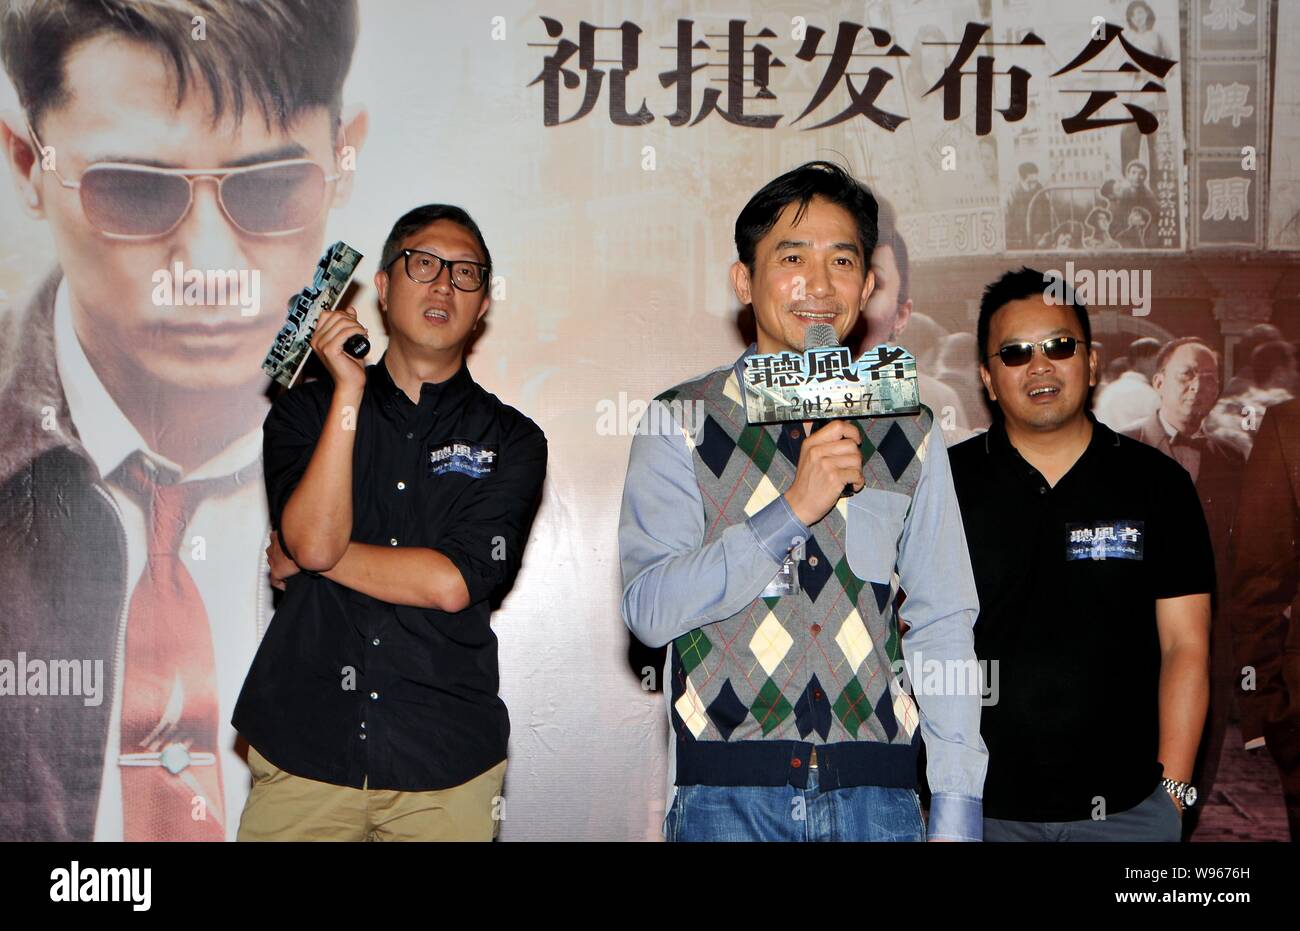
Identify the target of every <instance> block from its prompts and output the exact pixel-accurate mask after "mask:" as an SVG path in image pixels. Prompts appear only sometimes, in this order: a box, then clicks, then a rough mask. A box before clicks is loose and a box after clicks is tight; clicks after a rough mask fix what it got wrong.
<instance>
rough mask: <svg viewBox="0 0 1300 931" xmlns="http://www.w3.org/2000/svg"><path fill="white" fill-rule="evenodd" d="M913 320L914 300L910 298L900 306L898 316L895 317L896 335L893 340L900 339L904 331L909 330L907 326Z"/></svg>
mask: <svg viewBox="0 0 1300 931" xmlns="http://www.w3.org/2000/svg"><path fill="white" fill-rule="evenodd" d="M911 319H912V299H911V298H910V297H909V298H908V299H907V300H905V301H903V303H901V304H899V305H898V315H897V316H895V317H894V335H893V337H892V338H893V339H895V340H896V339H898V337H900V336H902V335H903V331H904V330H906V329H907V324H908V323H909V322H910V321H911Z"/></svg>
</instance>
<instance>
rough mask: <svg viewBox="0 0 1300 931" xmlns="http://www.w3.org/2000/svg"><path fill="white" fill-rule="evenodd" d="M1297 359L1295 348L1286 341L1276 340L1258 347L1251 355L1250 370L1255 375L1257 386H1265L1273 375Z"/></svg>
mask: <svg viewBox="0 0 1300 931" xmlns="http://www.w3.org/2000/svg"><path fill="white" fill-rule="evenodd" d="M1294 359H1295V347H1294V346H1292V345H1291V344H1290V343H1288V342H1285V341H1284V340H1274V341H1272V342H1269V343H1264V344H1263V345H1262V346H1256V347H1255V351H1254V352H1252V353H1251V354H1250V368H1251V371H1252V372H1254V373H1255V384H1257V385H1263V384H1264V383H1265V382H1267V381H1268V380H1269V379H1270V378H1272V377H1273V373H1274V372H1276V371H1277V370H1278V369H1280V368H1285V367H1286V366H1287V365H1289V364H1290V363H1291V362H1292V361H1293V360H1294Z"/></svg>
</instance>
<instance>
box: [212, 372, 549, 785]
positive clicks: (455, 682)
mask: <svg viewBox="0 0 1300 931" xmlns="http://www.w3.org/2000/svg"><path fill="white" fill-rule="evenodd" d="M333 392H334V384H333V381H332V380H330V379H328V378H325V379H321V380H319V381H314V382H310V383H308V384H305V385H299V386H296V387H294V388H293V389H292V390H290V391H288V392H285V393H284V394H283V395H282V396H281V397H280V398H279V399H278V400H277V401H276V403H275V404H274V406H273V407H272V409H271V411H270V413H269V414H268V415H267V418H266V422H265V424H264V425H263V443H264V453H263V456H264V467H265V473H266V487H267V497H268V500H269V505H270V514H271V524H272V526H273V527H274V528H276V529H277V530H278V529H279V527H280V518H281V515H282V513H283V511H284V506H285V504H286V503H287V502H288V500H289V497H290V495H292V493H293V490H294V489H295V488H296V487H297V485H298V482H299V481H300V480H301V479H302V476H303V473H304V472H306V470H307V465H308V463H309V462H310V461H311V457H312V453H313V452H314V451H315V448H316V441H317V439H318V438H319V437H320V434H321V429H322V426H323V424H324V420H325V416H326V413H327V412H328V410H329V406H330V400H331V398H332V396H333ZM356 431H357V435H356V439H355V444H354V450H353V459H352V481H353V484H352V540H353V541H355V542H357V543H366V544H372V545H375V546H418V547H427V548H430V549H434V550H437V551H438V552H440V553H442V554H443V555H444V556H446V557H447V558H448V559H450V560H451V561H452V562H453V563H454V564H455V565H456V567H457V568H458V569H459V570H460V573H461V575H462V576H464V579H465V587H466V588H467V589H468V591H469V599H470V605H469V607H468V608H466V609H465V610H464V611H460V612H457V613H454V614H450V613H446V612H443V611H437V610H433V609H424V608H416V607H408V606H405V605H395V604H390V603H388V602H385V601H381V600H379V599H376V598H372V597H370V596H368V595H365V594H362V593H361V592H357V591H353V590H352V589H349V588H347V587H345V586H343V585H340V584H338V583H337V582H334V581H332V580H330V579H327V578H325V577H324V576H322V575H318V574H315V573H309V572H299V573H297V574H296V575H293V576H291V577H290V578H289V580H288V583H287V586H286V589H285V593H284V597H283V600H282V601H281V604H280V607H279V609H278V610H277V611H276V613H275V616H274V617H273V618H272V620H271V624H270V626H269V627H268V629H267V631H266V636H265V637H264V638H263V640H262V643H261V645H260V647H259V648H258V651H257V655H256V657H255V658H254V660H253V665H252V667H251V669H250V670H249V673H248V678H247V679H246V680H245V682H244V688H243V691H242V692H241V693H240V696H239V702H238V703H237V705H236V706H235V714H234V719H233V723H234V725H235V727H236V728H238V730H239V732H240V733H241V734H242V735H243V736H244V737H245V738H246V739H247V740H248V742H249V743H250V744H252V745H253V746H254V747H256V748H257V750H258V751H259V752H260V753H261V754H262V755H263V756H265V757H266V758H267V759H268V760H270V761H271V762H272V763H274V764H275V765H277V766H279V767H280V768H281V769H284V770H286V771H288V772H290V773H293V774H295V775H298V776H304V777H307V778H309V779H316V780H320V781H322V782H329V783H333V784H336V785H346V786H352V787H355V788H360V787H361V786H362V785H363V784H366V785H368V786H369V787H370V788H372V789H399V790H405V791H425V790H431V789H444V788H449V787H451V786H456V785H460V784H461V783H464V782H466V781H468V780H469V779H472V778H473V777H475V776H477V775H479V774H481V773H483V772H484V771H486V770H488V769H490V768H491V767H492V766H495V765H496V764H497V763H499V762H501V761H502V760H503V759H505V757H506V741H507V738H508V736H509V733H510V722H509V718H508V716H507V714H506V708H505V704H504V703H503V702H502V701H501V699H500V698H499V697H498V695H497V685H498V673H497V641H496V636H495V635H494V634H493V632H492V628H491V626H490V624H489V614H490V611H491V602H492V601H493V600H494V596H500V595H501V594H502V593H503V592H504V591H505V590H506V589H508V588H509V586H510V583H511V582H512V581H513V579H514V576H515V574H516V572H517V571H518V569H519V564H520V559H521V556H522V554H523V549H524V544H525V543H526V542H527V539H528V532H529V529H530V527H531V525H532V520H533V516H534V514H535V513H536V509H537V504H538V501H539V499H540V493H541V487H542V480H543V477H544V475H545V472H546V438H545V436H543V434H542V431H541V430H540V429H539V428H538V427H537V425H536V424H534V423H533V422H532V421H531V420H529V419H528V418H527V417H525V416H524V415H522V414H521V413H519V412H518V411H516V410H515V409H514V408H512V407H509V406H507V405H505V404H503V403H501V401H499V400H497V398H496V397H495V396H493V395H491V394H489V393H488V392H487V391H485V390H483V389H482V388H481V387H479V385H478V384H476V383H475V382H474V380H473V379H472V378H471V377H470V374H469V369H468V368H466V367H465V366H464V365H462V366H461V368H460V370H459V371H458V372H457V373H456V374H455V375H453V376H452V377H451V378H449V379H448V380H447V381H445V382H442V383H440V384H430V383H425V384H423V385H422V386H421V389H420V403H419V404H418V405H416V404H413V403H411V400H410V398H408V397H407V396H406V394H405V392H403V391H402V390H401V389H400V388H399V387H397V385H396V384H394V382H393V380H392V377H391V376H390V375H389V372H388V368H387V366H386V364H385V359H380V360H379V362H378V364H376V365H371V366H367V368H366V387H365V391H364V394H363V396H362V402H361V406H360V409H359V411H358V413H357V420H356Z"/></svg>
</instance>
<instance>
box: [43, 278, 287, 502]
mask: <svg viewBox="0 0 1300 931" xmlns="http://www.w3.org/2000/svg"><path fill="white" fill-rule="evenodd" d="M54 356H55V363H56V365H57V366H58V370H59V381H60V383H61V384H62V385H63V391H64V393H65V394H66V395H67V398H68V413H69V415H70V418H71V420H72V425H73V427H75V428H76V431H77V436H78V437H79V438H80V440H81V444H82V446H84V447H85V448H86V453H87V454H88V455H89V456H90V458H91V460H92V461H94V463H95V466H96V467H97V468H98V469H99V474H100V475H102V476H105V477H107V476H108V475H111V474H112V472H113V471H114V470H115V469H116V468H117V467H118V466H120V465H121V464H122V461H123V460H124V459H126V457H127V456H129V455H131V454H132V453H133V452H135V451H136V450H137V449H140V450H144V452H145V454H146V455H147V456H148V457H149V458H150V459H152V460H153V461H154V462H156V463H158V464H160V465H162V466H164V467H165V468H167V469H169V470H171V471H173V472H176V473H178V474H179V475H180V476H181V477H182V479H183V480H185V481H188V480H190V479H198V478H210V477H214V476H220V475H229V474H230V473H232V472H237V471H238V470H240V469H242V468H243V467H244V466H246V465H250V464H251V463H252V462H254V461H255V460H256V459H257V458H258V457H259V456H260V455H261V454H262V428H261V426H260V425H259V426H258V427H256V428H255V429H253V430H250V431H249V432H248V433H246V434H244V435H243V436H241V437H239V438H238V439H237V440H235V441H234V442H233V443H231V444H230V445H229V446H227V447H226V448H225V449H223V450H222V451H221V452H219V453H217V455H215V456H213V457H212V458H211V459H209V460H208V461H207V462H205V463H203V465H201V466H199V467H198V468H196V469H194V470H193V471H192V472H189V473H186V472H185V470H184V469H182V468H181V467H180V466H179V465H177V464H176V463H175V462H172V461H171V460H170V459H168V458H167V457H166V456H164V455H162V454H161V453H159V452H157V451H156V450H154V449H151V448H150V447H149V444H147V443H146V442H145V441H144V437H142V436H141V435H140V431H139V430H137V429H136V428H135V424H133V423H131V421H130V419H129V418H128V417H127V416H126V415H125V414H124V413H122V409H121V408H120V407H118V406H117V402H116V401H114V400H113V397H112V395H110V394H109V393H108V389H107V388H105V387H104V383H103V382H102V381H101V380H100V378H99V375H98V374H97V373H96V372H95V367H94V366H93V365H91V364H90V359H89V358H88V357H87V356H86V351H85V349H83V348H82V346H81V340H80V339H79V338H78V337H77V330H76V327H75V326H74V325H73V322H72V297H71V294H70V293H69V291H68V279H67V278H64V279H63V280H62V281H60V282H59V286H58V289H57V290H56V291H55V294H54Z"/></svg>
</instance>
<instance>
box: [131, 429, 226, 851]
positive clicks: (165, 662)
mask: <svg viewBox="0 0 1300 931" xmlns="http://www.w3.org/2000/svg"><path fill="white" fill-rule="evenodd" d="M245 471H246V470H245ZM116 477H117V480H118V481H119V482H120V484H121V485H122V487H123V488H125V489H126V490H127V491H128V492H130V493H131V494H133V495H134V496H135V499H136V500H137V501H138V502H139V503H140V507H141V509H142V510H143V512H144V515H145V528H146V531H147V533H148V547H149V549H148V562H147V563H146V565H145V569H144V573H143V574H142V575H141V576H140V580H139V582H138V583H137V584H136V586H135V591H134V593H133V594H132V595H131V606H130V613H129V615H128V618H127V627H126V672H125V681H124V682H123V686H122V724H121V755H120V757H119V766H120V771H121V775H122V821H123V839H124V840H128V841H185V840H214V841H215V840H224V839H225V834H226V832H225V811H224V798H225V796H224V795H223V794H222V780H221V762H220V758H219V756H218V751H219V749H220V748H219V746H218V734H219V733H220V732H219V729H218V728H219V723H220V721H219V701H218V694H217V671H216V664H215V660H214V655H213V647H212V631H211V629H210V628H209V625H208V614H207V610H206V609H205V608H204V605H203V599H202V597H201V596H200V594H199V591H198V588H197V586H195V584H194V579H193V578H192V577H191V576H190V573H189V570H187V569H186V568H185V563H184V561H183V560H182V559H181V557H180V555H179V554H178V550H179V549H180V547H181V544H182V537H183V536H184V533H185V528H186V527H187V526H188V525H189V522H190V519H191V518H192V517H193V515H194V511H195V509H197V507H198V505H199V502H201V501H202V500H203V499H204V498H206V497H208V496H209V495H213V494H221V493H224V492H228V491H231V490H233V489H234V488H236V487H237V486H238V485H239V484H240V482H241V481H242V480H243V477H244V476H243V473H242V472H236V473H234V474H232V475H227V476H223V477H220V478H214V479H201V480H197V481H191V482H177V478H179V476H178V475H176V474H175V473H169V472H164V471H162V470H160V469H159V467H158V466H156V465H155V464H154V463H153V462H152V461H150V460H149V459H148V458H147V457H146V456H145V454H144V453H143V451H140V450H137V451H136V452H134V453H132V454H131V456H129V457H128V458H127V459H126V461H125V462H123V464H122V466H121V468H120V469H119V470H118V471H117V476H116Z"/></svg>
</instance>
